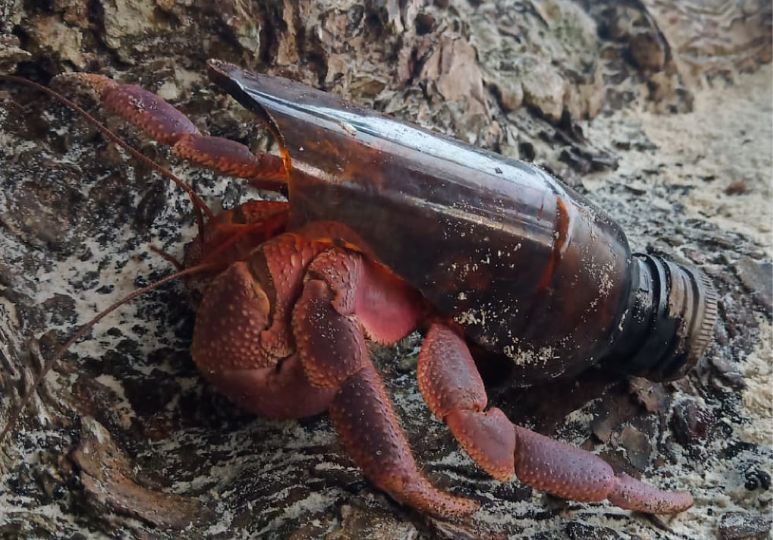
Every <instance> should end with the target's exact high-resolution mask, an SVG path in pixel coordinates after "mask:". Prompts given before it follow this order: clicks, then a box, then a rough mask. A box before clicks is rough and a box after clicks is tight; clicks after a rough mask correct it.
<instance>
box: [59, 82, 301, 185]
mask: <svg viewBox="0 0 773 540" xmlns="http://www.w3.org/2000/svg"><path fill="white" fill-rule="evenodd" d="M58 80H60V81H72V82H75V83H77V84H82V85H85V86H87V87H89V88H91V89H92V90H93V91H94V92H95V93H96V95H97V97H98V98H99V101H100V103H101V104H102V105H103V106H104V107H105V108H106V109H107V110H108V111H110V112H112V113H113V114H116V115H117V116H119V117H121V118H123V119H124V120H126V121H127V122H129V123H130V124H132V125H134V126H135V127H137V128H139V129H141V130H142V131H144V132H145V133H146V134H147V135H148V136H149V137H151V138H152V139H153V140H155V141H157V142H159V143H161V144H165V145H169V146H171V147H172V151H173V152H174V153H175V154H177V155H178V156H180V157H181V158H183V159H186V160H188V161H191V162H193V163H195V164H197V165H200V166H202V167H207V168H209V169H213V170H215V171H217V172H219V173H222V174H227V175H231V176H237V177H239V178H245V179H247V180H249V182H250V183H251V184H252V185H253V186H255V187H256V188H259V189H270V190H280V189H281V188H282V187H283V186H284V184H286V181H287V173H286V171H285V167H284V162H283V161H282V159H281V158H279V157H277V156H273V155H271V154H258V155H255V154H253V153H252V152H251V151H250V149H249V148H247V147H246V146H244V145H243V144H241V143H238V142H236V141H231V140H229V139H225V138H223V137H211V136H207V135H202V134H201V132H200V131H199V129H198V128H197V127H196V126H195V125H194V124H193V122H191V120H190V119H189V118H188V117H186V116H185V115H184V114H183V113H181V112H180V111H179V110H177V109H176V108H174V107H173V106H172V105H170V104H169V103H167V102H166V101H164V100H163V99H162V98H160V97H159V96H157V95H155V94H153V93H152V92H149V91H147V90H145V89H144V88H142V87H140V86H137V85H134V84H121V83H118V82H116V81H114V80H112V79H110V78H108V77H105V76H103V75H97V74H94V73H67V74H63V75H60V76H59V77H58Z"/></svg>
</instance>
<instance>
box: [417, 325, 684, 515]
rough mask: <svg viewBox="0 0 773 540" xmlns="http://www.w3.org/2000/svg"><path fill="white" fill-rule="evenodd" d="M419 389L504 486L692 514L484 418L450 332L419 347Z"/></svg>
mask: <svg viewBox="0 0 773 540" xmlns="http://www.w3.org/2000/svg"><path fill="white" fill-rule="evenodd" d="M418 377H419V389H420V390H421V393H422V395H423V396H424V399H425V400H426V402H427V404H428V406H429V408H430V409H431V410H432V412H433V413H434V414H435V415H436V416H437V417H438V418H440V419H441V420H443V421H445V422H446V424H448V426H449V428H450V429H451V431H452V432H453V434H454V436H455V437H456V439H457V440H458V441H459V443H460V444H461V446H462V447H463V448H464V449H465V450H466V451H467V453H468V454H469V455H470V457H472V458H473V459H474V460H475V461H476V462H477V463H478V464H479V465H480V467H481V468H482V469H484V470H485V471H487V472H488V473H489V474H491V475H492V476H493V477H495V478H497V479H500V480H506V479H508V478H510V477H511V476H512V475H513V474H515V475H517V477H518V478H519V479H520V480H521V481H522V482H524V483H525V484H528V485H530V486H533V487H535V488H537V489H539V490H541V491H546V492H548V493H551V494H553V495H556V496H558V497H563V498H566V499H572V500H576V501H584V502H597V501H603V500H604V499H609V501H610V502H611V503H612V504H615V505H617V506H620V507H622V508H627V509H630V510H637V511H640V512H647V513H651V514H670V513H676V512H681V511H684V510H686V509H688V508H689V507H690V506H692V502H693V501H692V497H691V496H690V495H689V494H688V493H684V492H668V491H662V490H660V489H657V488H655V487H653V486H650V485H647V484H645V483H643V482H640V481H639V480H636V479H635V478H632V477H630V476H628V475H626V474H624V473H622V474H619V475H615V473H614V471H613V470H612V467H610V466H609V464H608V463H606V462H605V461H604V460H602V459H601V458H599V457H597V456H596V455H595V454H592V453H590V452H587V451H585V450H581V449H579V448H575V447H573V446H570V445H568V444H564V443H562V442H559V441H556V440H553V439H551V438H549V437H545V436H544V435H540V434H539V433H535V432H533V431H530V430H528V429H525V428H522V427H519V426H514V425H513V424H511V423H510V421H509V420H508V419H507V418H506V417H505V415H504V413H502V411H500V410H499V409H496V408H493V409H490V410H489V411H487V412H484V411H485V408H486V402H487V397H486V393H485V389H484V387H483V382H482V380H481V378H480V375H479V374H478V371H477V368H476V367H475V363H474V362H473V360H472V357H471V356H470V352H469V350H468V349H467V345H466V344H465V343H464V340H463V339H461V338H460V337H459V336H458V335H457V334H456V333H455V332H454V331H453V330H451V329H450V328H448V327H447V326H445V325H443V324H439V323H435V324H433V325H432V326H431V327H430V329H429V332H428V333H427V336H426V337H425V340H424V343H423V345H422V349H421V353H420V354H419V365H418Z"/></svg>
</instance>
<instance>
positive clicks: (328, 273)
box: [292, 250, 477, 517]
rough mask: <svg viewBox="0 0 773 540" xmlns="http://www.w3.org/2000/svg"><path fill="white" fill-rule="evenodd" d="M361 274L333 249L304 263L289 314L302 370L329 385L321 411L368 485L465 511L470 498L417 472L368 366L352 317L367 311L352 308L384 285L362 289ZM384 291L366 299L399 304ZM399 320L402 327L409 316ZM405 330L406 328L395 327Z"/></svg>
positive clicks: (440, 511)
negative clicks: (330, 391)
mask: <svg viewBox="0 0 773 540" xmlns="http://www.w3.org/2000/svg"><path fill="white" fill-rule="evenodd" d="M365 272H366V271H364V270H363V268H362V264H361V259H360V258H359V257H358V256H356V255H352V254H347V253H343V252H337V251H334V250H331V251H328V252H325V253H324V254H323V255H322V256H320V257H319V258H318V259H316V260H315V261H314V263H312V265H311V266H310V268H309V271H308V272H307V280H306V282H305V284H304V288H303V293H302V294H301V297H300V299H299V300H298V302H297V303H296V305H295V309H294V311H293V317H292V329H293V334H294V335H295V339H296V346H297V347H298V352H299V354H300V357H301V361H302V363H303V365H304V369H305V371H306V375H307V377H308V379H309V381H310V382H311V384H312V385H313V386H316V387H319V388H335V389H336V394H335V398H334V399H333V402H332V404H331V405H330V407H329V409H328V411H329V414H330V418H331V421H332V423H333V426H334V427H335V429H336V431H337V432H338V434H339V436H340V438H341V441H342V442H343V445H344V447H345V449H346V451H347V453H348V454H349V455H350V456H351V457H352V459H353V460H354V461H355V463H356V464H357V465H358V466H359V467H360V468H361V469H362V471H363V473H364V474H365V476H366V477H367V478H368V479H369V480H370V481H371V482H373V484H375V485H376V486H377V487H379V488H380V489H382V490H384V491H386V492H387V493H389V494H390V495H391V496H392V497H394V498H395V499H397V500H398V501H400V502H402V503H405V504H408V505H410V506H412V507H414V508H416V509H418V510H420V511H423V512H427V513H431V514H434V515H439V516H446V517H447V516H452V515H464V514H469V513H471V512H473V511H475V509H476V508H477V504H476V503H474V502H473V501H470V500H467V499H464V498H461V497H455V496H453V495H451V494H449V493H445V492H443V491H441V490H439V489H437V488H436V487H434V486H433V485H432V484H431V483H430V481H429V480H428V479H427V478H426V477H425V476H424V475H423V474H422V473H421V471H420V470H419V468H418V466H417V464H416V461H415V460H414V457H413V454H412V453H411V450H410V447H409V445H408V441H407V440H406V438H405V434H404V433H403V430H402V428H401V427H400V425H399V423H398V420H397V418H396V416H395V412H394V410H393V408H392V404H391V402H390V400H389V397H388V396H387V394H386V391H385V389H384V385H383V383H382V381H381V377H380V375H379V374H378V373H377V372H376V369H375V367H374V366H373V363H372V361H371V359H370V355H369V352H368V349H367V346H366V343H365V336H364V334H363V327H366V328H367V322H362V321H361V320H360V317H358V315H361V316H363V319H364V321H368V320H369V317H368V316H367V313H358V311H359V310H358V309H357V306H358V305H361V304H360V300H361V299H362V298H363V296H365V297H367V296H368V293H369V292H375V293H377V295H378V293H381V292H383V291H382V290H381V289H378V290H375V291H369V290H368V284H369V283H368V282H369V279H368V276H367V275H365ZM389 296H390V295H389V291H387V292H386V294H383V295H378V296H374V297H372V298H371V300H372V302H371V304H370V305H371V306H372V305H373V304H374V303H375V304H377V305H378V304H380V302H381V301H383V302H384V304H385V305H387V302H389V303H390V304H391V302H390V300H395V301H397V303H398V304H399V300H400V299H399V298H392V299H390V298H389ZM392 305H393V304H392ZM404 307H405V308H406V309H409V308H408V307H407V306H404ZM398 309H399V308H398ZM367 310H368V307H367V306H363V311H365V312H367ZM385 319H386V320H387V321H388V320H389V318H387V317H385ZM402 324H403V325H405V328H408V326H409V325H410V321H406V322H403V323H402ZM387 325H388V323H387ZM394 330H395V329H394V328H391V329H389V331H390V332H391V331H394ZM405 331H410V329H409V328H408V330H404V331H402V332H398V333H405Z"/></svg>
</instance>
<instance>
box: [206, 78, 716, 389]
mask: <svg viewBox="0 0 773 540" xmlns="http://www.w3.org/2000/svg"><path fill="white" fill-rule="evenodd" d="M211 75H212V78H213V79H214V80H215V81H216V82H217V83H218V84H220V85H221V86H223V87H224V88H225V89H226V90H227V91H228V92H230V93H231V94H232V95H233V96H234V97H235V98H236V99H238V100H239V101H240V102H241V103H242V104H243V105H245V106H246V107H248V108H250V109H251V110H253V111H255V112H256V113H258V114H259V115H260V116H261V117H262V118H263V119H264V120H266V121H268V122H269V124H270V125H271V126H272V131H274V132H275V135H276V136H277V137H278V139H279V142H280V145H281V146H282V147H283V152H284V157H285V160H286V162H287V163H288V165H289V168H290V171H291V173H290V174H291V184H290V190H289V200H290V202H291V223H292V225H293V226H301V225H303V224H306V223H308V222H311V221H334V222H337V223H340V224H344V225H346V226H347V227H348V228H349V229H351V230H352V231H354V233H355V234H356V235H358V236H359V237H360V238H361V239H362V241H363V243H364V245H365V246H367V249H368V250H369V251H370V252H372V253H373V254H374V256H375V257H376V258H377V259H378V260H380V261H381V262H383V263H384V264H385V265H387V266H388V267H389V268H391V269H392V270H393V271H395V272H396V273H397V274H399V275H400V276H401V277H402V278H404V279H405V280H407V281H408V282H409V283H411V284H412V285H413V286H414V287H416V288H417V289H418V290H419V291H421V293H422V294H423V295H424V296H425V298H426V299H427V300H428V301H429V302H430V303H431V305H432V306H434V308H435V309H436V310H437V311H438V312H439V313H440V314H441V315H443V316H447V317H451V318H453V319H454V320H455V321H456V322H457V323H459V324H460V325H461V326H463V327H464V330H465V332H466V335H467V336H468V338H469V339H470V340H472V341H473V342H476V343H477V344H479V345H481V346H482V347H484V348H485V349H488V350H490V351H493V352H498V353H503V354H505V355H506V356H508V357H510V358H511V359H512V360H513V362H514V364H515V376H516V379H517V381H519V382H521V383H534V382H537V381H540V380H545V379H549V378H554V377H559V376H568V375H574V374H577V373H578V372H581V371H583V370H585V369H587V368H588V367H590V366H592V365H594V364H598V363H604V365H606V366H609V367H611V368H612V369H615V370H617V371H622V372H626V373H633V374H637V375H642V376H646V377H648V378H650V379H654V380H668V379H674V378H677V377H680V376H682V375H683V374H684V373H685V372H686V371H687V370H688V369H689V368H690V367H691V366H692V365H694V364H695V362H696V361H697V360H698V359H699V358H700V356H701V355H702V353H703V351H704V349H705V347H706V345H707V344H708V343H709V341H710V340H711V338H712V334H713V326H714V322H715V319H716V298H715V294H714V292H713V289H712V287H711V285H710V283H709V282H708V281H707V279H706V277H705V276H704V275H703V274H702V273H701V272H699V271H698V270H696V269H694V268H692V267H688V266H683V265H680V264H675V263H673V262H669V261H666V260H663V259H661V258H659V257H653V256H648V255H639V254H636V255H634V254H632V253H631V250H630V248H629V246H628V242H627V240H626V237H625V234H624V233H623V231H622V230H621V228H620V227H619V225H617V224H616V223H615V222H614V221H612V220H611V219H610V218H609V217H608V216H606V215H605V214H604V213H603V212H602V211H601V210H599V209H598V208H596V207H595V206H594V205H593V204H591V203H590V202H588V201H587V200H586V199H585V198H584V197H582V196H580V195H579V194H577V193H576V192H574V191H573V190H572V189H570V188H568V187H566V186H565V185H563V184H562V183H561V182H560V181H558V180H556V179H555V178H553V177H552V176H550V175H549V174H547V173H546V172H545V171H543V170H542V169H540V168H538V167H535V166H533V165H529V164H526V163H522V162H520V161H516V160H510V159H506V158H503V157H502V156H500V155H497V154H494V153H491V152H487V151H483V150H480V149H478V148H475V147H472V146H470V145H467V144H464V143H462V142H459V141H457V140H454V139H450V138H447V137H444V136H441V135H438V134H435V133H433V132H431V131H427V130H423V129H421V128H417V127H414V126H412V125H410V124H406V123H403V122H400V121H397V120H395V119H392V118H389V117H387V116H383V115H381V114H379V113H376V112H373V111H368V110H364V109H361V108H358V107H355V106H353V105H351V104H349V103H346V102H344V101H342V100H340V99H338V98H337V97H335V96H333V95H330V94H327V93H324V92H320V91H317V90H314V89H311V88H309V87H307V86H304V85H300V84H298V83H294V82H291V81H287V80H285V79H281V78H276V77H269V76H265V75H256V74H251V73H248V72H245V71H242V70H240V69H238V68H236V67H234V66H231V65H228V64H224V63H213V64H212V66H211Z"/></svg>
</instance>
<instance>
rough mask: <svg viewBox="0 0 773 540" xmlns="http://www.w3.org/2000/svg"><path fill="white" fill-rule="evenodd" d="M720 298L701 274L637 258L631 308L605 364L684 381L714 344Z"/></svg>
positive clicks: (656, 259)
mask: <svg viewBox="0 0 773 540" xmlns="http://www.w3.org/2000/svg"><path fill="white" fill-rule="evenodd" d="M716 318H717V299H716V293H715V292H714V289H713V287H712V285H711V283H710V282H709V281H708V279H707V278H706V276H705V275H704V274H703V273H702V272H700V271H699V270H697V269H695V268H692V267H689V266H683V265H680V264H676V263H673V262H670V261H666V260H663V259H661V258H660V257H653V256H650V255H641V254H637V255H634V260H633V264H632V273H631V289H630V293H629V299H628V307H627V309H626V312H625V314H624V315H623V320H622V321H621V331H620V333H619V334H618V337H617V339H616V340H615V343H614V344H613V345H612V350H611V352H610V354H609V355H608V356H607V360H605V362H604V363H605V365H606V366H607V367H609V368H611V369H614V370H615V371H621V372H624V373H627V374H631V375H638V376H642V377H646V378H648V379H650V380H654V381H668V380H673V379H678V378H679V377H682V376H683V375H684V374H685V373H687V371H689V370H690V368H692V367H693V366H694V365H695V364H696V362H697V361H698V360H699V359H700V357H701V356H702V355H703V352H704V350H705V349H706V346H707V345H708V344H709V342H710V341H711V340H712V337H713V334H714V323H715V322H716Z"/></svg>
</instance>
